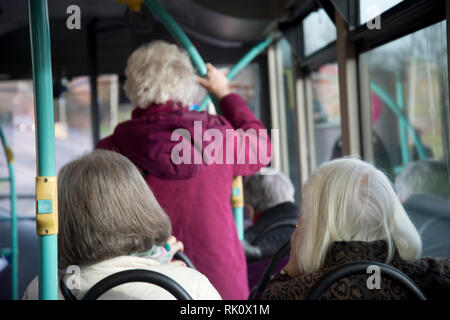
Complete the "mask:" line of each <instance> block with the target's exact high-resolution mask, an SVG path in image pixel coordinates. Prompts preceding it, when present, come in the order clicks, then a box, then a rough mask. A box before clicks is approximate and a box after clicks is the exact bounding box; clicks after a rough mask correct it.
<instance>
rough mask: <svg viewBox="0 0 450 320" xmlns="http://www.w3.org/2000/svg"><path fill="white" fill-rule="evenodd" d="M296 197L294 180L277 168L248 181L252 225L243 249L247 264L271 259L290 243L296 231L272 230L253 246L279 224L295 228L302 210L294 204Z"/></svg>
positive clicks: (246, 194)
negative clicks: (287, 224) (287, 242)
mask: <svg viewBox="0 0 450 320" xmlns="http://www.w3.org/2000/svg"><path fill="white" fill-rule="evenodd" d="M294 194H295V189H294V186H293V184H292V182H291V180H290V179H289V178H288V177H286V176H285V175H284V174H283V173H282V172H281V171H278V170H275V169H269V168H266V169H265V172H264V173H263V174H261V173H257V174H255V175H253V176H251V177H248V178H247V179H246V180H245V183H244V199H245V205H246V207H247V209H248V212H249V215H250V219H251V220H252V222H253V225H252V226H251V227H249V228H247V229H246V230H245V233H244V236H245V240H244V241H243V246H244V250H245V255H246V256H247V260H248V261H251V260H259V259H264V258H267V257H270V256H272V255H273V254H274V253H275V252H276V251H277V250H278V249H279V248H280V247H281V246H282V245H283V244H285V243H286V241H288V240H289V238H290V237H291V233H292V232H293V230H294V228H293V227H289V226H284V227H280V228H277V229H275V230H272V231H269V232H268V233H267V234H266V235H265V236H264V237H263V238H262V239H261V240H259V241H258V243H254V241H255V240H256V238H257V237H258V236H259V235H260V234H261V233H263V232H264V231H265V230H267V229H268V228H269V227H271V226H273V225H274V224H276V223H289V222H292V224H293V225H294V226H295V223H296V221H297V220H298V218H299V217H300V210H299V208H298V207H297V205H296V204H295V200H294ZM252 243H253V244H252Z"/></svg>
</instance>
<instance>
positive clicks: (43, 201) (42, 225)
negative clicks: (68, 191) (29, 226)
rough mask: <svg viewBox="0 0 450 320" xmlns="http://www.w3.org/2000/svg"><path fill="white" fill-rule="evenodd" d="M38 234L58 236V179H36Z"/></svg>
mask: <svg viewBox="0 0 450 320" xmlns="http://www.w3.org/2000/svg"><path fill="white" fill-rule="evenodd" d="M36 232H37V234H38V235H51V234H58V183H57V177H36Z"/></svg>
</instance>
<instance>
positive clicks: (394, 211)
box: [294, 158, 422, 273]
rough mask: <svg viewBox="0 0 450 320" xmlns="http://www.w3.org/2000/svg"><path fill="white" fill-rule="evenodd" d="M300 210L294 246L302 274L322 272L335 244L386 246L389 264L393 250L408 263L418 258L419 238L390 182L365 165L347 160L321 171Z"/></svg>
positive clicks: (305, 190) (305, 191)
mask: <svg viewBox="0 0 450 320" xmlns="http://www.w3.org/2000/svg"><path fill="white" fill-rule="evenodd" d="M301 210H302V218H301V223H300V226H299V230H298V232H297V236H296V239H295V242H294V243H295V250H296V254H297V263H298V266H299V269H300V271H301V272H302V273H310V272H314V271H317V270H320V268H321V267H322V265H323V262H324V259H325V256H326V254H327V252H328V250H329V248H330V245H331V244H332V243H333V242H335V241H364V242H370V241H376V240H387V243H388V249H389V253H388V258H387V261H386V262H389V261H390V260H391V259H392V257H393V253H394V251H395V250H397V252H398V254H399V255H400V257H401V258H403V259H404V260H406V261H410V260H414V259H416V258H418V257H420V254H421V247H422V244H421V240H420V236H419V234H418V232H417V230H416V229H415V227H414V225H413V224H412V222H411V220H410V219H409V218H408V215H407V214H406V212H405V210H404V209H403V207H402V205H401V203H400V201H399V200H398V198H397V195H396V194H395V192H394V190H393V188H392V186H391V183H390V181H389V180H388V178H387V177H386V176H385V175H384V174H383V173H382V172H381V171H379V170H378V169H376V168H375V167H374V166H373V165H371V164H368V163H366V162H363V161H361V160H358V159H353V158H343V159H337V160H333V161H331V162H328V163H325V164H323V165H322V166H320V168H319V169H318V170H317V171H316V172H315V173H314V174H313V175H312V176H311V178H310V179H309V180H308V181H307V182H306V184H305V185H304V187H303V189H302V209H301Z"/></svg>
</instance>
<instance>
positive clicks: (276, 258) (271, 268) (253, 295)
mask: <svg viewBox="0 0 450 320" xmlns="http://www.w3.org/2000/svg"><path fill="white" fill-rule="evenodd" d="M290 251H291V240H288V241H287V242H286V243H285V244H284V245H282V246H281V247H280V249H278V251H277V252H276V253H275V254H274V255H273V257H272V259H271V260H270V262H269V264H268V265H267V267H266V269H265V270H264V273H263V274H262V276H261V278H260V280H259V282H258V285H257V286H256V287H255V288H254V289H252V291H251V292H250V295H249V297H248V299H249V300H256V299H259V298H260V295H261V294H262V293H263V291H264V290H265V289H266V287H267V284H268V283H269V281H270V280H271V278H272V275H273V273H274V272H275V270H276V269H277V267H278V266H279V265H280V263H281V261H282V259H283V258H285V257H289V253H290Z"/></svg>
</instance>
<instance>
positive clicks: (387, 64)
mask: <svg viewBox="0 0 450 320" xmlns="http://www.w3.org/2000/svg"><path fill="white" fill-rule="evenodd" d="M446 39H447V37H446V24H445V22H441V23H438V24H435V25H432V26H430V27H428V28H425V29H423V30H420V31H417V32H415V33H413V34H410V35H407V36H405V37H403V38H400V39H398V40H395V41H393V42H390V43H388V44H386V45H383V46H381V47H378V48H376V49H374V50H371V51H369V52H367V53H364V54H362V55H361V59H360V62H361V70H362V72H368V75H367V76H366V77H364V78H365V79H368V81H369V83H365V84H363V85H366V86H369V87H370V92H371V94H370V97H366V99H367V98H368V99H370V103H368V104H367V105H370V106H371V111H370V114H371V123H372V146H373V155H374V162H375V164H376V165H377V166H379V167H381V168H383V169H384V170H385V171H386V172H387V173H389V174H390V175H391V177H392V178H393V177H394V176H395V175H396V174H398V173H399V172H401V171H402V169H403V167H404V166H405V165H407V164H408V163H409V162H410V161H413V160H419V159H422V160H423V159H438V160H445V159H446V156H445V155H446V153H448V140H447V139H448V137H446V135H447V134H448V122H447V121H445V120H444V119H448V118H447V117H448V115H447V110H448V104H447V103H448V97H447V96H446V95H447V88H448V77H447V52H446V50H447V45H446Z"/></svg>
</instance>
